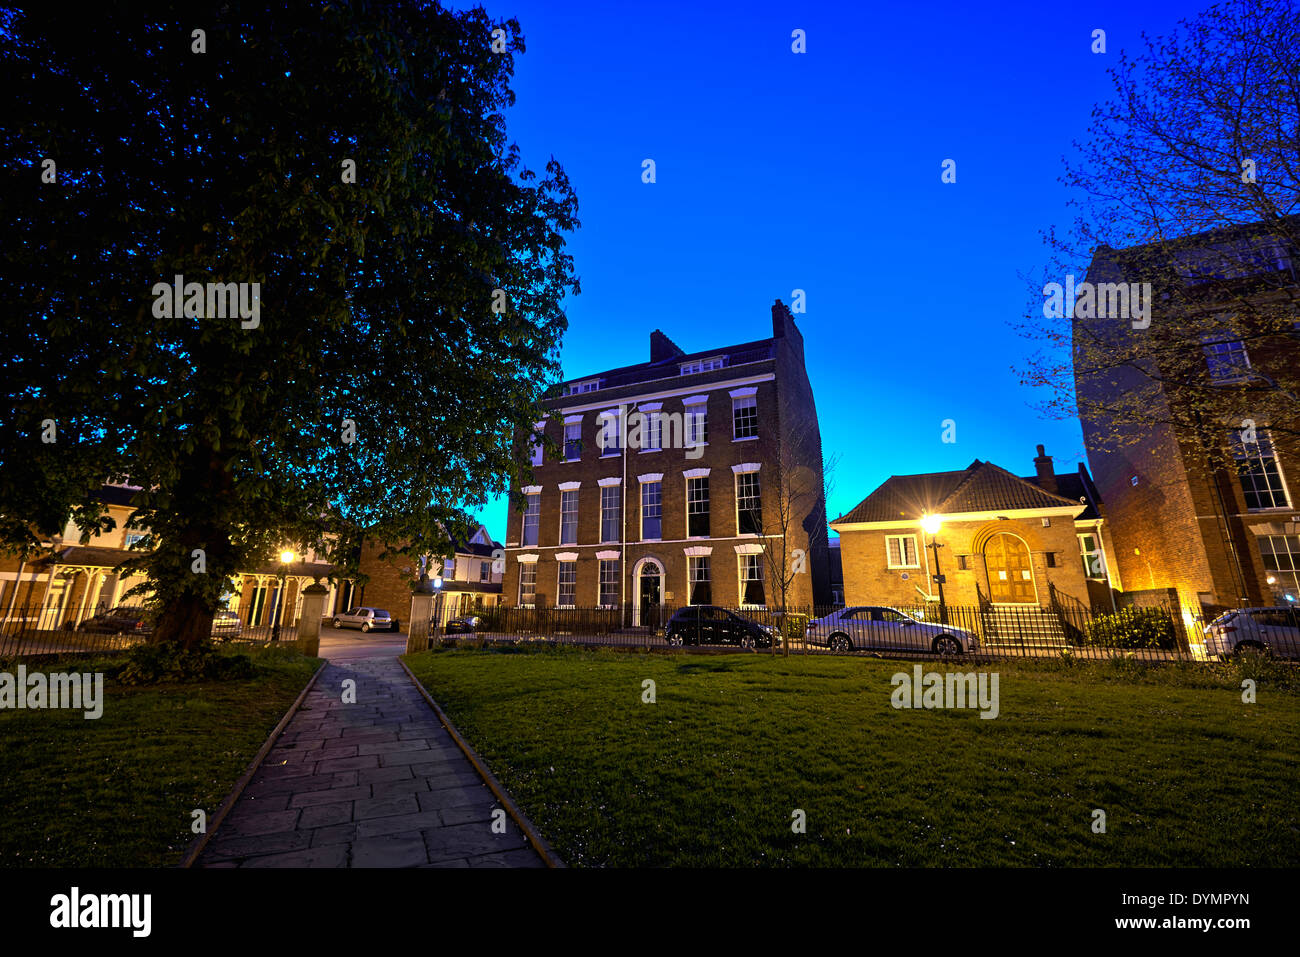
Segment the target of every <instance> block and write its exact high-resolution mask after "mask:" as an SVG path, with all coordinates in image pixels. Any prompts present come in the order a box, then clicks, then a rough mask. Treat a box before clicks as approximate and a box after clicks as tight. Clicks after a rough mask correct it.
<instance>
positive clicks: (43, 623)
mask: <svg viewBox="0 0 1300 957" xmlns="http://www.w3.org/2000/svg"><path fill="white" fill-rule="evenodd" d="M266 617H267V616H266V615H262V616H260V618H261V619H266ZM153 620H154V619H153V614H152V613H151V612H149V611H146V610H145V609H142V608H134V607H131V606H125V607H118V608H113V609H108V610H105V611H100V612H98V613H96V614H92V615H89V616H87V617H86V618H85V619H83V620H82V621H80V622H76V621H74V620H73V619H70V618H64V617H63V616H61V615H60V614H59V613H58V609H53V610H51V609H50V608H47V607H44V606H33V607H31V608H22V607H20V608H13V609H9V610H8V611H7V614H6V615H5V617H4V618H2V619H0V658H17V657H24V656H28V655H50V654H72V653H78V652H105V651H125V650H127V649H130V648H133V647H135V646H136V645H139V644H144V643H146V642H148V641H149V640H150V637H151V636H152V634H153V624H152V623H153ZM211 636H212V640H213V641H216V642H239V643H247V644H268V643H270V642H271V641H273V640H278V641H280V642H288V641H295V640H296V639H297V637H298V622H297V621H296V620H293V621H289V622H286V623H284V624H282V625H281V626H280V629H279V635H278V639H277V636H276V629H275V625H274V623H272V622H270V621H268V620H256V619H253V618H252V617H251V615H250V612H249V610H248V609H245V610H244V611H243V613H242V615H241V613H240V612H230V613H226V614H224V615H223V614H218V616H217V617H216V618H214V619H213V625H212V631H211Z"/></svg>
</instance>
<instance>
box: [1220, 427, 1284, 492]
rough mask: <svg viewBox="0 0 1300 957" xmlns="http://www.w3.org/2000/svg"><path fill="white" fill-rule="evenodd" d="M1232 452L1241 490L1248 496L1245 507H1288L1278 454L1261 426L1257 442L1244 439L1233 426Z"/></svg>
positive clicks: (1256, 438) (1256, 437)
mask: <svg viewBox="0 0 1300 957" xmlns="http://www.w3.org/2000/svg"><path fill="white" fill-rule="evenodd" d="M1231 436H1232V453H1233V457H1234V458H1235V459H1236V460H1237V475H1238V477H1239V478H1240V479H1241V491H1242V492H1243V494H1244V495H1245V497H1246V508H1248V509H1252V510H1253V509H1261V508H1289V507H1290V505H1291V502H1290V500H1289V499H1288V497H1287V494H1286V487H1285V486H1284V485H1283V484H1282V472H1281V470H1280V469H1279V468H1278V464H1277V457H1276V456H1275V455H1274V454H1273V443H1272V441H1270V439H1269V437H1268V435H1267V434H1266V433H1265V432H1263V431H1262V430H1261V431H1260V432H1258V433H1257V434H1256V436H1255V441H1254V442H1249V443H1247V442H1243V441H1242V436H1241V433H1240V432H1239V431H1237V430H1236V429H1233V430H1231Z"/></svg>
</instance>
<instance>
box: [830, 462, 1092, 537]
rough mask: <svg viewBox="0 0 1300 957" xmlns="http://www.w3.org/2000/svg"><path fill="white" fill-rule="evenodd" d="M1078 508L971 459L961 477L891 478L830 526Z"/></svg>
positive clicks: (947, 474) (932, 474)
mask: <svg viewBox="0 0 1300 957" xmlns="http://www.w3.org/2000/svg"><path fill="white" fill-rule="evenodd" d="M1071 506H1072V507H1074V508H1078V507H1079V503H1078V502H1077V501H1072V500H1070V499H1068V498H1065V497H1063V496H1060V495H1053V494H1052V493H1051V492H1048V491H1045V490H1044V489H1041V488H1039V487H1038V486H1037V485H1035V484H1033V483H1032V482H1028V481H1026V480H1025V479H1022V478H1020V477H1019V476H1017V475H1012V474H1011V473H1010V472H1008V471H1007V470H1006V469H1004V468H999V467H998V466H996V465H994V464H993V463H991V462H981V461H980V460H979V459H976V460H975V461H974V462H972V463H971V464H970V465H969V466H967V467H966V469H964V470H963V471H961V472H926V473H923V474H921V475H891V476H890V477H889V478H888V479H886V480H885V482H884V484H882V485H881V486H880V487H879V488H878V489H876V490H875V491H874V492H872V493H871V494H870V495H868V496H867V497H866V498H864V499H863V500H862V501H861V502H859V503H858V504H857V506H856V507H855V508H853V509H852V510H851V511H850V512H848V513H847V514H845V515H841V516H840V517H839V518H837V519H835V520H834V521H833V522H832V523H831V524H832V525H837V524H841V523H842V524H856V523H859V522H895V521H897V522H906V521H917V520H919V519H920V518H921V516H922V515H924V514H925V513H927V512H930V513H934V514H938V515H962V514H965V513H968V512H998V511H1009V510H1012V509H1022V508H1056V509H1064V508H1068V507H1071Z"/></svg>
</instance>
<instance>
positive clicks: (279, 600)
mask: <svg viewBox="0 0 1300 957" xmlns="http://www.w3.org/2000/svg"><path fill="white" fill-rule="evenodd" d="M292 562H293V552H291V551H289V550H288V549H287V548H286V549H285V550H284V551H282V552H281V553H280V587H279V589H277V591H276V596H275V602H276V605H278V606H279V607H277V608H276V609H275V625H274V627H272V628H271V640H272V641H279V640H280V622H282V621H283V620H284V581H285V576H286V575H288V574H289V565H290V564H291V563H292Z"/></svg>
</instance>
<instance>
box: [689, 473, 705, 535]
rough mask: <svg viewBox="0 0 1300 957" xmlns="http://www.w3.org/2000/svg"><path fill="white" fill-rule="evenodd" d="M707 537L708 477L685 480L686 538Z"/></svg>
mask: <svg viewBox="0 0 1300 957" xmlns="http://www.w3.org/2000/svg"><path fill="white" fill-rule="evenodd" d="M708 535H709V477H708V476H707V475H706V476H704V477H703V478H688V479H687V480H686V537H687V538H707V537H708Z"/></svg>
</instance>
